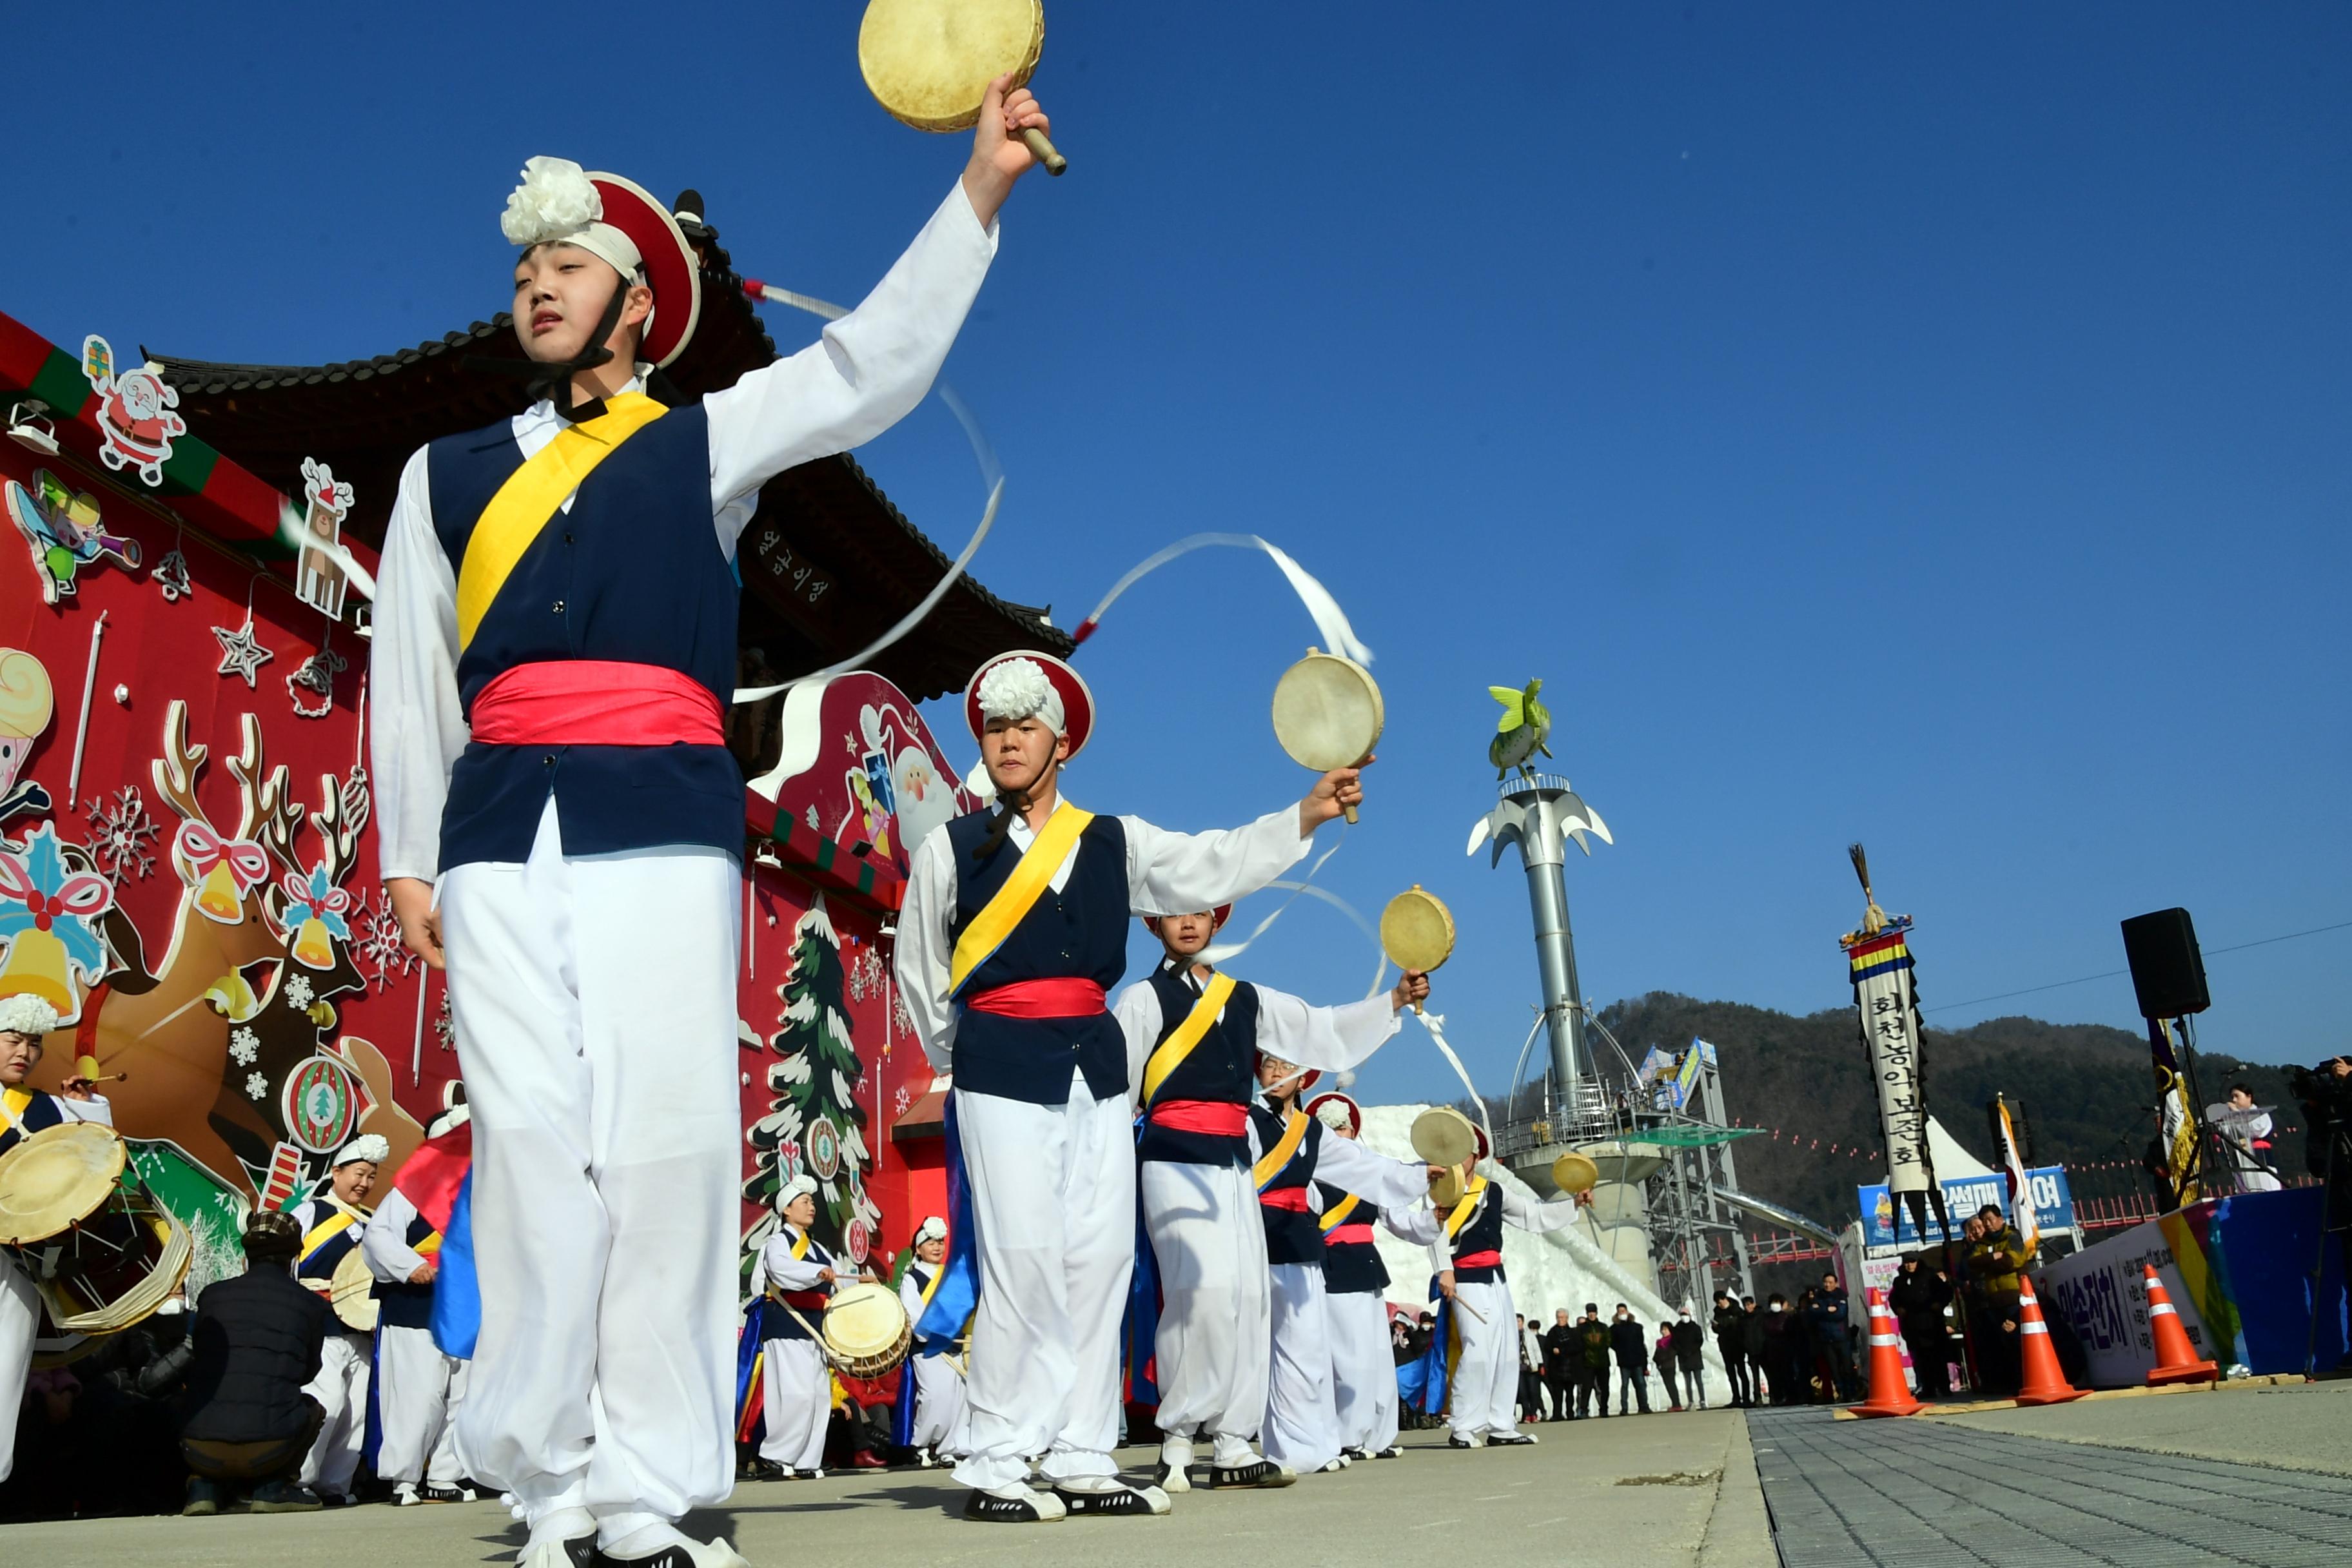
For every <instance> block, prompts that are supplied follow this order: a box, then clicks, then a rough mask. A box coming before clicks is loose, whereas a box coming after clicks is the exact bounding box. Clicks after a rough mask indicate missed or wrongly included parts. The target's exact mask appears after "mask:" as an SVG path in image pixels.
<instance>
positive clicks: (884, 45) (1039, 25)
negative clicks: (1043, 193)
mask: <svg viewBox="0 0 2352 1568" xmlns="http://www.w3.org/2000/svg"><path fill="white" fill-rule="evenodd" d="M1044 51H1045V5H1043V3H1042V0H869V4H868V5H866V19H865V20H864V21H863V22H861V23H860V24H859V25H858V28H857V68H858V69H859V71H861V72H862V73H863V74H864V75H865V78H866V88H867V89H868V90H869V91H871V92H872V93H873V94H874V97H875V100H877V102H879V103H880V104H881V105H882V107H883V108H885V109H887V110H889V111H890V113H891V114H892V115H893V116H894V117H895V118H897V119H898V120H900V121H905V122H906V123H907V124H908V125H911V126H913V127H914V128H915V129H916V130H918V131H967V130H970V129H971V127H972V126H973V125H975V124H977V123H978V122H979V120H980V106H981V104H982V100H984V99H985V98H986V96H987V93H988V84H989V83H990V82H992V81H994V80H995V79H997V78H998V77H1001V76H1005V75H1008V74H1009V75H1010V76H1011V77H1012V78H1013V82H1012V85H1013V86H1014V87H1023V86H1025V85H1027V83H1028V80H1029V77H1030V74H1031V73H1032V72H1034V70H1035V69H1036V68H1037V58H1038V56H1039V55H1041V54H1042V53H1043V52H1044ZM1021 139H1022V140H1023V141H1024V142H1027V143H1028V146H1029V151H1030V152H1031V153H1033V154H1034V155H1035V157H1036V159H1037V161H1038V162H1039V163H1043V164H1045V172H1046V173H1047V174H1060V173H1061V172H1062V171H1063V170H1064V169H1066V168H1067V167H1068V166H1069V164H1068V162H1067V160H1066V159H1065V158H1064V157H1063V156H1062V155H1061V153H1057V152H1055V150H1054V144H1053V142H1049V141H1047V140H1046V139H1045V132H1042V131H1039V130H1037V129H1036V128H1035V127H1034V126H1032V127H1030V128H1029V129H1027V130H1025V131H1024V132H1022V133H1021Z"/></svg>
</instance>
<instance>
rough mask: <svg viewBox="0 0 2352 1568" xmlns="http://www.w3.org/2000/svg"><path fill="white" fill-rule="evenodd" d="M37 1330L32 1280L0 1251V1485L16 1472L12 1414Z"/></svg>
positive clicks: (37, 1301)
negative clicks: (9, 1474) (13, 1471)
mask: <svg viewBox="0 0 2352 1568" xmlns="http://www.w3.org/2000/svg"><path fill="white" fill-rule="evenodd" d="M40 1327H41V1295H40V1292H39V1291H37V1290H36V1289H33V1277H32V1276H31V1275H29V1274H27V1273H26V1272H25V1271H24V1270H23V1269H22V1268H18V1267H17V1266H16V1259H15V1258H11V1257H10V1256H9V1255H8V1254H7V1253H6V1252H5V1251H0V1481H5V1480H6V1479H8V1473H9V1472H10V1471H11V1470H14V1469H15V1468H16V1412H17V1411H18V1410H20V1409H22V1408H23V1407H24V1404H25V1384H26V1380H27V1379H28V1378H30V1377H31V1376H32V1375H33V1341H34V1338H35V1337H36V1336H37V1334H38V1333H39V1331H40Z"/></svg>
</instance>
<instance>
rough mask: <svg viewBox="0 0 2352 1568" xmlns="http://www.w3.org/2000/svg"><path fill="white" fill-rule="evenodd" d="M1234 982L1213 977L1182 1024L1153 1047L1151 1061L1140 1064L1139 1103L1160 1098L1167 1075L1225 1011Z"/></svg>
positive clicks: (1180, 1063) (1227, 978)
mask: <svg viewBox="0 0 2352 1568" xmlns="http://www.w3.org/2000/svg"><path fill="white" fill-rule="evenodd" d="M1232 994H1234V978H1233V976H1232V975H1230V974H1213V975H1211V976H1210V977H1209V984H1207V985H1205V986H1203V987H1202V990H1201V994H1200V995H1199V996H1198V997H1196V998H1195V999H1194V1000H1193V1003H1192V1011H1191V1012H1189V1013H1187V1014H1185V1015H1184V1021H1183V1022H1182V1023H1181V1024H1179V1025H1177V1026H1176V1027H1175V1028H1174V1029H1173V1030H1172V1031H1171V1032H1170V1034H1169V1036H1168V1037H1167V1038H1166V1039H1164V1040H1162V1041H1160V1044H1159V1045H1158V1046H1157V1047H1153V1049H1152V1052H1151V1058H1150V1060H1149V1061H1147V1062H1145V1063H1144V1064H1143V1103H1144V1104H1146V1105H1150V1103H1151V1102H1152V1101H1153V1100H1157V1099H1159V1098H1160V1085H1161V1084H1163V1083H1166V1082H1167V1081H1168V1075H1169V1074H1171V1073H1172V1072H1174V1071H1175V1070H1176V1069H1177V1068H1180V1067H1182V1066H1183V1065H1184V1058H1187V1057H1189V1056H1191V1055H1192V1051H1193V1048H1194V1047H1197V1046H1199V1045H1200V1043H1201V1042H1202V1040H1203V1039H1205V1038H1207V1037H1208V1034H1209V1030H1210V1028H1211V1027H1212V1026H1213V1025H1214V1024H1215V1023H1216V1021H1217V1015H1218V1014H1220V1013H1222V1012H1223V1011H1224V1010H1225V999H1226V998H1227V997H1229V996H1231V995H1232Z"/></svg>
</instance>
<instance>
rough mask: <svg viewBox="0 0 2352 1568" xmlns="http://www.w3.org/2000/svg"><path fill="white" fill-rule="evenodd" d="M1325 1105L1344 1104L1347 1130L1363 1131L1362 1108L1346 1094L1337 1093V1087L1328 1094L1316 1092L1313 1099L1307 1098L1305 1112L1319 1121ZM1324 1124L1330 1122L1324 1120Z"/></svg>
mask: <svg viewBox="0 0 2352 1568" xmlns="http://www.w3.org/2000/svg"><path fill="white" fill-rule="evenodd" d="M1327 1105H1344V1106H1346V1107H1347V1108H1348V1131H1350V1132H1353V1133H1359V1134H1360V1133H1361V1132H1362V1131H1364V1108H1363V1107H1362V1106H1360V1105H1358V1104H1357V1103H1356V1102H1355V1101H1354V1100H1351V1099H1349V1097H1348V1096H1346V1095H1344V1094H1341V1093H1339V1091H1338V1090H1337V1089H1334V1090H1333V1091H1332V1092H1331V1093H1329V1094H1318V1095H1317V1096H1316V1097H1315V1098H1314V1099H1312V1100H1308V1101H1307V1115H1309V1116H1312V1117H1314V1118H1316V1119H1317V1120H1318V1121H1321V1120H1322V1115H1323V1108H1324V1107H1325V1106H1327ZM1324 1125H1325V1126H1327V1127H1328V1126H1329V1125H1330V1123H1328V1122H1325V1123H1324Z"/></svg>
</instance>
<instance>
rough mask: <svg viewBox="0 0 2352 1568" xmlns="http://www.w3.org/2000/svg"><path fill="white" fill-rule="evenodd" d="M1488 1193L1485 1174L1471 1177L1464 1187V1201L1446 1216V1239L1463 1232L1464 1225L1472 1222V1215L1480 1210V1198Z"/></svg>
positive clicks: (1451, 1238)
mask: <svg viewBox="0 0 2352 1568" xmlns="http://www.w3.org/2000/svg"><path fill="white" fill-rule="evenodd" d="M1485 1196H1486V1177H1484V1176H1473V1177H1471V1178H1470V1182H1469V1184H1468V1185H1466V1186H1465V1187H1464V1188H1463V1189H1462V1201H1461V1202H1460V1203H1458V1204H1455V1205H1454V1212H1453V1213H1452V1214H1450V1215H1446V1216H1445V1239H1446V1240H1448V1241H1451V1240H1453V1239H1454V1237H1457V1236H1459V1235H1461V1234H1462V1227H1463V1226H1465V1225H1468V1224H1469V1223H1470V1216H1471V1215H1474V1214H1476V1213H1477V1212H1478V1200H1479V1199H1480V1198H1483V1197H1485Z"/></svg>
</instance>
